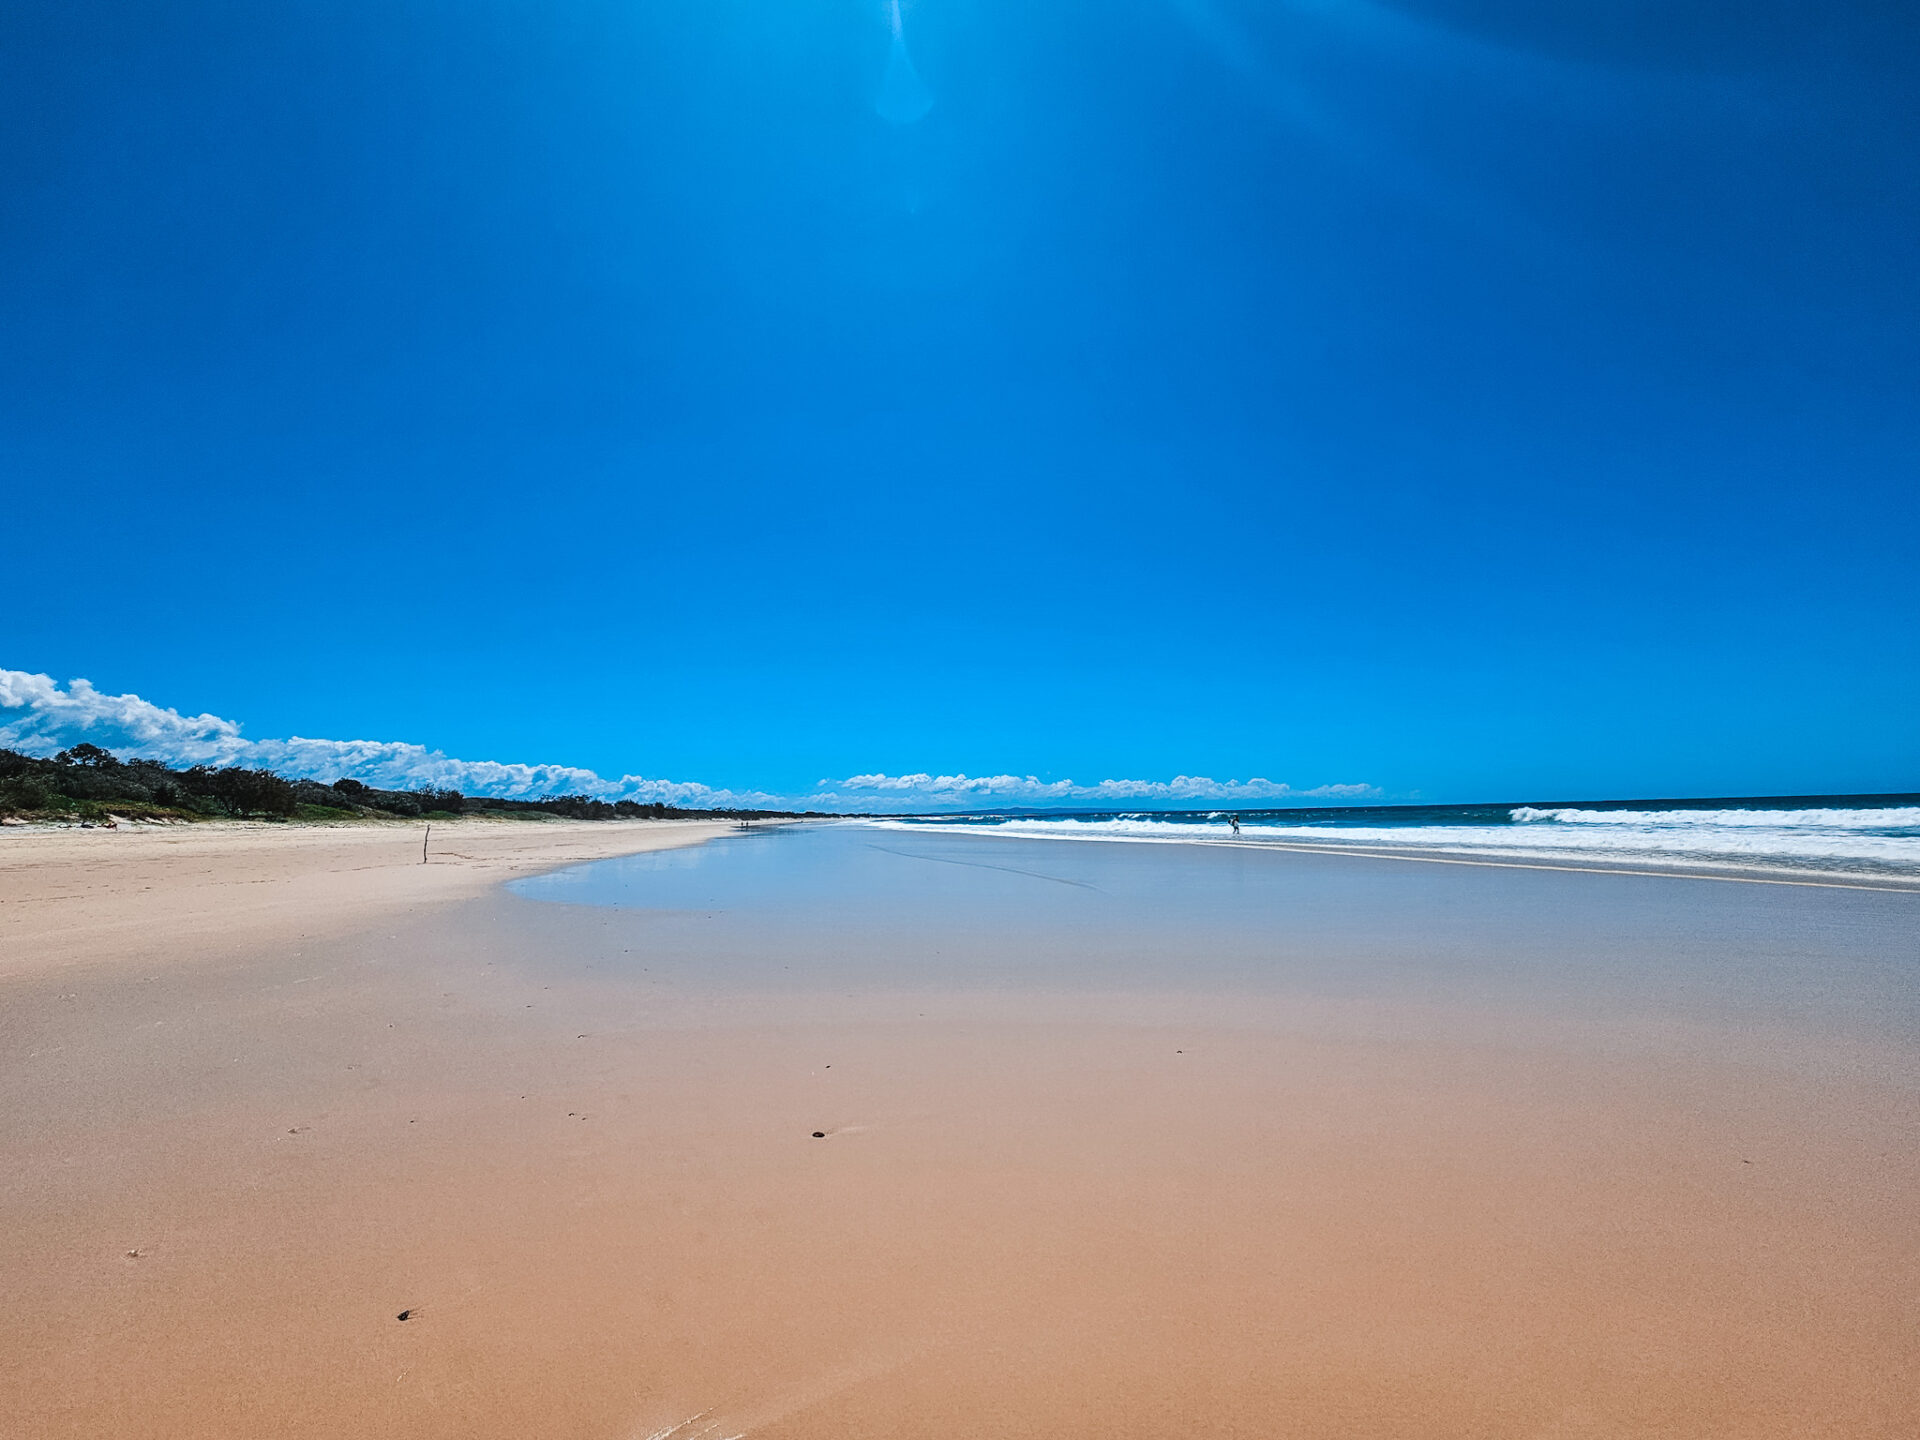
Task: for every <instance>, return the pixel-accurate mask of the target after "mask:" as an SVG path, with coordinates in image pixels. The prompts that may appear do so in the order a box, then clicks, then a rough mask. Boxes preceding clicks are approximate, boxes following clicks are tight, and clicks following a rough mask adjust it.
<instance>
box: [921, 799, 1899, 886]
mask: <svg viewBox="0 0 1920 1440" xmlns="http://www.w3.org/2000/svg"><path fill="white" fill-rule="evenodd" d="M1230 816H1231V819H1230V818H1229V817H1230ZM1234 821H1237V822H1238V828H1237V829H1236V828H1235V826H1234V823H1233V822H1234ZM885 823H886V824H888V825H890V826H892V827H894V828H897V829H907V830H917V831H932V830H941V831H955V832H959V831H964V832H967V833H972V834H979V835H990V836H996V837H1000V838H1011V837H1014V836H1019V837H1022V838H1026V839H1053V840H1106V841H1131V842H1161V843H1187V844H1214V845H1219V844H1235V845H1289V846H1296V847H1301V846H1312V847H1327V848H1336V849H1365V850H1374V851H1382V852H1387V853H1403V852H1404V853H1420V854H1430V855H1434V856H1446V857H1452V858H1459V859H1479V860H1481V861H1483V862H1493V863H1536V864H1540V863H1545V864H1576V865H1605V866H1613V867H1626V868H1631V867H1635V866H1643V867H1653V868H1662V869H1673V868H1683V869H1689V870H1698V871H1706V872H1726V873H1742V874H1751V875H1755V876H1763V877H1772V878H1778V879H1794V878H1799V879H1805V880H1821V879H1824V880H1826V881H1828V882H1836V881H1838V882H1845V881H1862V882H1884V883H1893V884H1899V883H1920V795H1874V796H1804V797H1794V798H1790V799H1777V798H1763V799H1751V800H1743V799H1732V800H1724V799H1723V800H1699V801H1673V800H1640V801H1605V802H1570V803H1567V802H1563V803H1555V802H1545V803H1535V804H1527V805H1431V806H1394V807H1376V808H1339V809H1323V810H1251V811H1239V812H1228V811H1220V810H1212V811H1186V812H1170V813H1158V812H1155V813H1146V812H1131V813H1129V812H1116V811H1087V812H1081V813H1075V814H1062V813H1051V814H1014V813H997V814H995V813H986V814H975V815H963V816H937V817H924V818H918V819H903V820H892V821H888V822H885Z"/></svg>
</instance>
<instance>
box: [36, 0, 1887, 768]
mask: <svg viewBox="0 0 1920 1440" xmlns="http://www.w3.org/2000/svg"><path fill="white" fill-rule="evenodd" d="M902 15H903V25H904V33H905V37H906V42H907V45H908V46H909V48H910V50H911V54H912V58H913V61H914V63H915V64H916V65H917V67H918V70H919V72H920V74H921V75H922V76H923V77H924V80H925V83H926V85H927V87H928V88H929V89H930V91H931V92H932V95H933V97H934V103H933V106H932V108H931V110H929V111H928V112H927V113H926V114H925V116H924V117H923V118H920V119H918V120H917V121H914V122H913V123H909V124H896V123H891V122H890V121H889V120H887V119H885V118H882V117H881V116H880V115H879V114H878V113H877V112H876V104H875V102H876V99H877V97H878V96H879V95H880V93H881V86H882V75H883V70H884V68H885V65H886V61H887V52H888V21H887V14H886V10H885V8H884V6H883V4H882V3H880V0H620V3H603V0H540V3H533V0H526V3H513V4H501V3H488V0H458V3H431V4H428V3H415V0H379V3H352V0H335V3H322V0H315V3H302V4H292V5H262V4H258V3H255V0H230V3H201V4H192V3H162V4H158V5H155V4H138V5H136V4H131V3H87V0H58V3H54V0H15V3H11V4H9V5H7V6H6V7H5V8H4V11H0V129H3V131H4V142H5V143H4V144H3V145H0V340H3V341H4V343H0V431H3V435H4V443H0V485H3V486H4V499H5V508H4V514H5V522H4V532H5V533H4V537H3V538H0V553H4V557H5V558H4V574H5V592H4V594H5V599H4V605H3V608H0V665H3V666H10V667H17V668H20V669H25V670H33V671H44V672H47V673H50V674H52V675H55V676H56V677H62V678H65V677H72V676H86V677H88V678H90V679H91V680H93V681H94V682H95V684H96V685H98V686H100V687H101V688H102V689H105V690H110V691H114V692H121V691H131V692H137V693H138V694H140V695H142V696H144V697H146V698H147V699H150V700H153V701H156V702H158V703H160V704H162V705H170V706H178V707H180V708H182V709H190V710H193V711H199V710H211V711H214V712H217V713H219V714H221V715H225V716H231V717H235V718H237V719H240V720H242V721H244V722H245V724H246V728H247V733H248V734H250V735H255V736H285V735H292V734H299V735H304V736H328V737H338V738H349V737H363V736H364V737H376V738H383V739H405V740H410V741H418V742H421V743H424V744H426V745H429V746H432V747H436V748H440V749H443V750H445V751H447V752H449V753H451V754H456V755H462V756H468V757H474V758H483V757H484V758H490V759H500V760H522V761H548V762H557V763H565V764H572V765H581V766H588V767H592V768H594V769H596V770H599V771H601V772H602V773H605V774H615V775H617V774H620V773H622V772H627V771H634V772H641V773H645V774H648V775H656V776H672V777H679V778H692V779H700V780H705V781H709V782H711V783H715V784H727V785H734V786H741V787H746V786H752V787H763V788H767V789H773V790H778V791H786V792H792V791H795V790H798V789H801V788H805V787H809V786H811V785H812V784H813V782H814V781H816V780H817V779H819V778H821V777H824V776H835V777H839V776H847V775H850V774H854V773H857V772H873V771H885V772H890V773H899V772H904V771H918V770H934V771H966V772H968V773H998V772H1002V771H1007V772H1015V773H1019V774H1029V773H1031V774H1037V775H1039V776H1041V777H1043V778H1048V777H1063V776H1072V777H1074V778H1075V779H1078V780H1080V781H1083V782H1087V781H1094V780H1099V779H1101V778H1105V777H1112V776H1129V777H1146V778H1165V777H1169V776H1173V775H1176V774H1181V773H1185V774H1196V775H1211V776H1217V777H1219V778H1222V779H1224V778H1227V777H1230V776H1232V777H1242V778H1244V777H1246V776H1249V775H1262V776H1268V777H1271V778H1273V779H1275V780H1284V781H1287V782H1289V783H1291V784H1294V785H1296V786H1300V787H1308V786H1313V785H1318V784H1322V783H1327V782H1367V783H1371V784H1374V785H1377V786H1379V787H1381V789H1382V791H1383V792H1384V793H1386V794H1388V795H1411V794H1416V793H1417V794H1418V795H1420V796H1422V797H1425V798H1432V799H1448V798H1457V799H1467V798H1478V797H1490V798H1503V797H1509V796H1512V797H1521V796H1536V795H1542V796H1544V795H1551V796H1576V795H1594V796H1606V795H1635V794H1641V795H1645V794H1707V793H1730V792H1731V793H1740V792H1746V793H1752V792H1780V791H1817V790H1882V789H1886V790H1890V789H1912V788H1920V723H1917V722H1916V718H1915V717H1916V716H1920V659H1917V658H1916V657H1920V562H1917V560H1916V557H1917V556H1920V501H1917V500H1916V490H1917V489H1920V486H1917V485H1916V479H1917V477H1920V244H1916V242H1917V241H1920V85H1917V84H1916V83H1915V81H1914V78H1913V77H1914V75H1915V74H1916V68H1917V66H1920V14H1917V13H1916V12H1915V11H1914V9H1913V7H1912V6H1911V5H1904V4H1885V5H1866V4H1848V3H1845V0H1841V3H1827V4H1818V5H1816V4H1812V3H1804V4H1799V3H1786V0H1757V3H1754V4H1748V5H1739V6H1735V5H1730V4H1726V3H1724V0H1713V3H1706V0H1674V3H1665V4H1655V3H1652V0H1584V3H1559V4H1555V3H1552V0H1538V3H1535V0H1404V3H1401V4H1399V5H1387V4H1380V3H1365V4H1360V3H1348V0H1315V3H1307V0H1297V3H1283V0H1131V3H1120V4H1095V3H1089V0H1081V3H1072V0H1067V3H1063V0H914V3H910V4H907V5H904V6H903V9H902Z"/></svg>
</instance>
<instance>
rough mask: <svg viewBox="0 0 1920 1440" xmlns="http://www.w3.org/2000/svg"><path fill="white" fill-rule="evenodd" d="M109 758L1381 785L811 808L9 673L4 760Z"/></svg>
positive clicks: (402, 777) (401, 786) (580, 780)
mask: <svg viewBox="0 0 1920 1440" xmlns="http://www.w3.org/2000/svg"><path fill="white" fill-rule="evenodd" d="M83 742H85V743H88V744H93V745H98V746H100V747H101V748H102V749H105V750H111V751H112V752H113V753H114V754H116V755H118V756H121V757H122V758H124V759H145V760H160V761H164V762H166V763H167V764H170V765H211V766H215V767H222V766H229V765H245V766H250V767H254V768H257V769H266V770H273V771H277V772H278V773H279V774H282V775H287V776H291V777H293V778H296V779H312V780H322V781H332V780H337V779H341V778H351V779H355V780H359V781H362V782H363V783H365V784H368V785H373V786H376V787H378V788H380V789H383V790H417V789H424V788H429V787H431V788H433V789H438V790H459V791H461V792H462V793H463V794H467V795H485V796H492V797H495V798H499V799H510V800H531V799H540V798H542V797H545V796H549V795H590V796H593V797H594V798H596V799H600V800H638V801H641V802H644V803H648V804H654V803H658V804H663V805H679V806H685V807H688V808H692V809H726V808H729V807H742V808H767V809H800V810H844V811H929V810H976V809H985V808H989V807H997V806H1012V805H1052V806H1062V805H1070V804H1083V805H1088V806H1110V805H1127V804H1148V805H1150V804H1166V803H1170V802H1174V801H1187V802H1193V803H1199V804H1210V803H1215V802H1220V803H1226V802H1251V801H1282V802H1283V801H1298V800H1316V799H1323V800H1349V801H1352V800H1367V799H1372V798H1374V797H1376V796H1378V794H1379V793H1380V792H1379V791H1378V789H1377V788H1376V787H1374V786H1372V785H1321V786H1318V787H1316V788H1314V789H1311V790H1296V789H1294V788H1293V787H1292V786H1290V785H1286V784H1282V783H1278V782H1275V781H1272V780H1263V779H1257V778H1256V779H1251V780H1244V781H1242V780H1226V781H1219V780H1211V779H1208V778H1206V777H1204V776H1196V775H1177V776H1175V777H1174V778H1173V779H1171V780H1102V781H1100V782H1099V783H1098V784H1093V785H1081V784H1076V783H1075V782H1074V781H1072V780H1041V779H1039V778H1038V777H1036V776H1032V775H1024V776H1023V775H933V774H912V775H882V774H871V775H852V776H848V777H847V778H846V779H844V780H832V779H823V780H821V781H820V782H819V784H818V786H817V787H816V788H815V790H814V792H813V793H811V794H807V795H774V794H770V793H768V792H766V791H762V790H733V789H725V788H716V787H714V786H711V785H703V784H701V783H699V782H698V781H686V780H654V779H648V778H647V777H646V776H643V775H622V776H620V777H619V778H618V779H617V780H609V779H606V778H605V777H603V776H601V775H599V774H596V773H595V772H594V771H592V770H585V769H581V768H580V767H578V766H572V765H521V764H509V763H504V762H501V761H498V760H459V759H455V758H454V757H452V756H450V755H447V754H445V753H444V752H442V751H439V750H430V749H428V748H427V747H426V746H424V745H415V744H411V743H409V742H406V741H399V740H313V739H307V738H304V737H302V736H298V735H295V736H291V737H289V738H288V739H285V740H250V739H248V738H247V737H246V736H244V735H242V734H241V733H240V725H239V724H238V723H237V722H236V721H232V720H227V719H223V718H222V717H221V716H218V715H212V714H200V715H182V714H181V713H180V712H179V711H178V710H174V709H170V708H167V707H163V706H160V705H155V704H154V703H153V702H152V701H149V700H143V699H142V698H141V697H140V696H138V695H109V694H106V693H104V692H103V691H100V690H98V689H96V688H94V686H93V685H92V683H91V682H89V681H86V680H73V681H70V682H68V684H67V685H66V686H65V688H62V687H61V685H60V684H59V682H57V681H56V680H54V679H53V678H52V677H51V676H47V675H36V674H33V673H31V672H28V671H25V670H0V748H4V749H9V750H18V751H21V752H23V753H25V754H28V755H53V754H56V753H57V752H59V751H61V750H64V749H67V748H68V747H70V746H73V745H78V744H81V743H83Z"/></svg>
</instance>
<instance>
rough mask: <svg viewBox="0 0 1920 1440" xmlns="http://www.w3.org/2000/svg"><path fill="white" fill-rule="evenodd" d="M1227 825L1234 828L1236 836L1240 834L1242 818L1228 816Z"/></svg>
mask: <svg viewBox="0 0 1920 1440" xmlns="http://www.w3.org/2000/svg"><path fill="white" fill-rule="evenodd" d="M1227 824H1229V825H1231V826H1232V827H1233V833H1234V834H1236V835H1238V834H1239V833H1240V817H1239V816H1238V815H1229V816H1227Z"/></svg>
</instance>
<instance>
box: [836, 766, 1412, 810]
mask: <svg viewBox="0 0 1920 1440" xmlns="http://www.w3.org/2000/svg"><path fill="white" fill-rule="evenodd" d="M820 790H821V791H822V793H823V796H831V797H832V798H834V799H836V800H839V801H841V802H842V803H843V804H845V805H846V808H849V809H852V808H856V807H855V804H854V803H853V802H856V801H860V800H865V801H867V802H868V803H867V804H866V805H865V806H864V807H861V808H874V809H877V808H883V807H881V806H879V805H877V804H875V803H873V802H875V801H878V800H881V799H884V800H885V801H886V802H887V804H888V805H891V806H893V807H895V808H902V809H904V808H917V806H928V807H931V808H939V809H956V808H959V809H964V808H982V809H984V808H990V807H993V806H1012V805H1059V804H1063V803H1069V802H1076V801H1078V802H1084V803H1086V804H1087V805H1088V806H1089V807H1097V806H1101V805H1115V804H1123V805H1124V804H1169V803H1173V802H1178V801H1189V802H1195V801H1197V802H1200V803H1203V804H1206V803H1225V802H1234V801H1238V802H1252V801H1269V802H1276V803H1287V802H1298V801H1301V800H1366V799H1371V798H1373V797H1374V796H1377V795H1378V794H1379V793H1380V792H1379V790H1378V789H1377V788H1376V787H1374V786H1372V785H1320V786H1316V787H1315V788H1313V789H1311V790H1296V789H1294V788H1293V786H1291V785H1288V784H1284V783H1282V782H1280V781H1275V780H1266V779H1261V778H1259V777H1257V776H1256V777H1255V778H1253V779H1251V780H1214V779H1210V778H1209V777H1207V776H1205V775H1176V776H1174V778H1173V779H1171V780H1102V781H1099V782H1098V783H1097V784H1092V785H1080V784H1076V783H1075V782H1074V781H1072V780H1042V779H1040V778H1039V777H1038V776H1034V775H930V774H925V773H921V774H915V775H850V776H848V777H847V778H846V779H844V780H822V781H821V782H820Z"/></svg>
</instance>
